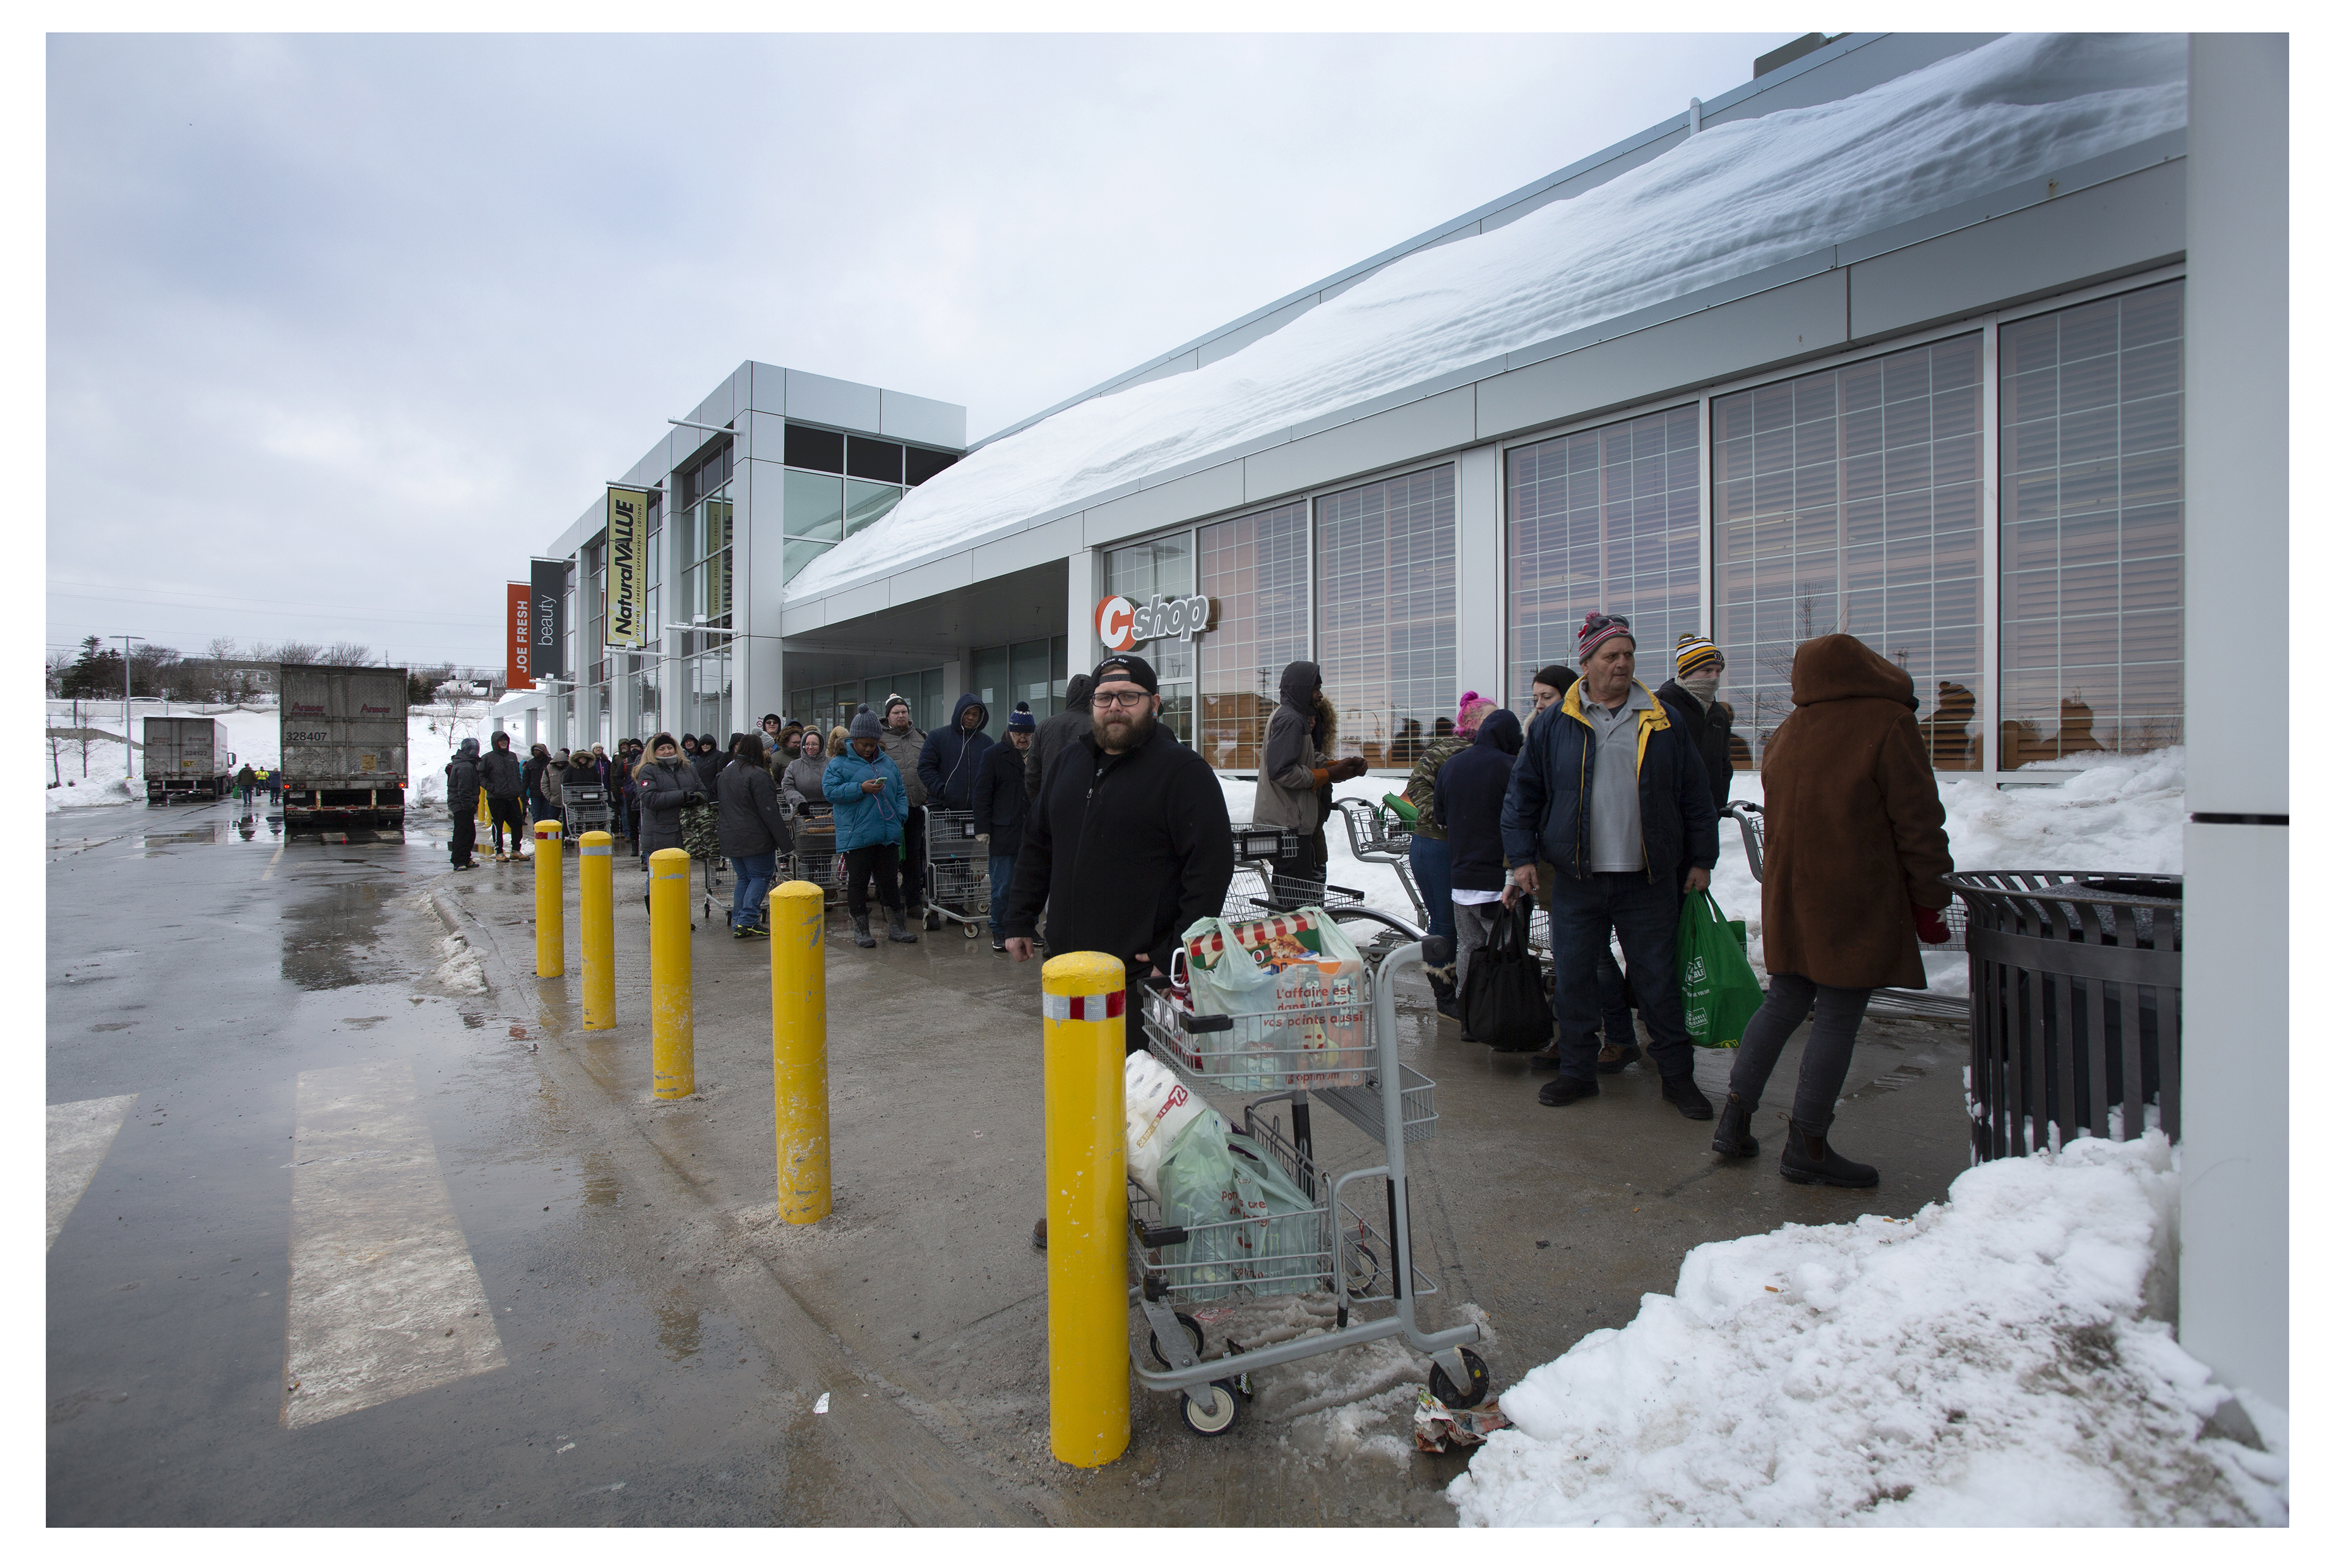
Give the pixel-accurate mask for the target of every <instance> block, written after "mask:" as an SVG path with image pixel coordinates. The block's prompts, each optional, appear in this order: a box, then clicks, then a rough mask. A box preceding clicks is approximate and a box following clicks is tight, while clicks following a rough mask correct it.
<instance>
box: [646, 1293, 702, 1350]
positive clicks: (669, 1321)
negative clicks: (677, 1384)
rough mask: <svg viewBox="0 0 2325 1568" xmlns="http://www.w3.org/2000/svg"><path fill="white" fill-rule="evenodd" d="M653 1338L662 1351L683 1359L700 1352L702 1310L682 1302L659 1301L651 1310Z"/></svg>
mask: <svg viewBox="0 0 2325 1568" xmlns="http://www.w3.org/2000/svg"><path fill="white" fill-rule="evenodd" d="M653 1314H654V1338H655V1340H657V1341H660V1343H661V1345H662V1354H663V1355H665V1356H668V1357H669V1358H670V1359H672V1360H673V1361H685V1360H690V1359H693V1358H694V1357H696V1356H699V1355H700V1354H701V1353H702V1311H701V1309H700V1308H699V1307H692V1306H688V1305H687V1304H684V1303H683V1302H676V1301H670V1302H660V1303H657V1304H655V1306H654V1310H653Z"/></svg>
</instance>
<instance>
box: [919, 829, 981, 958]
mask: <svg viewBox="0 0 2325 1568" xmlns="http://www.w3.org/2000/svg"><path fill="white" fill-rule="evenodd" d="M927 816H928V833H927V845H928V858H927V859H925V860H924V861H922V868H923V870H924V871H925V873H926V876H927V881H928V893H927V895H926V898H927V905H926V907H927V909H928V925H929V929H930V930H931V931H938V930H941V929H942V928H943V926H944V923H945V922H946V921H948V920H949V921H951V922H952V923H954V924H956V925H959V926H960V927H962V928H963V930H964V931H965V932H966V933H967V934H968V935H970V936H975V935H976V934H977V922H978V921H980V920H983V919H986V918H987V903H988V901H989V897H988V895H987V889H986V875H985V874H986V863H985V862H986V846H985V841H984V840H982V839H979V838H978V837H977V813H976V812H940V811H938V810H937V809H936V808H935V807H933V806H931V807H930V808H929V809H928V812H927Z"/></svg>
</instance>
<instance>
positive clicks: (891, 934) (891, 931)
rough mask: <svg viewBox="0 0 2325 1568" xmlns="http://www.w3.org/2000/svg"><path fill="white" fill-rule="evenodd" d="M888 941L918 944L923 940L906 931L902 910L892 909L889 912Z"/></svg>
mask: <svg viewBox="0 0 2325 1568" xmlns="http://www.w3.org/2000/svg"><path fill="white" fill-rule="evenodd" d="M888 940H889V941H890V942H918V941H920V940H921V939H920V938H919V937H917V936H914V935H913V934H912V932H909V931H906V930H905V929H904V915H903V911H902V910H897V909H891V910H890V911H888Z"/></svg>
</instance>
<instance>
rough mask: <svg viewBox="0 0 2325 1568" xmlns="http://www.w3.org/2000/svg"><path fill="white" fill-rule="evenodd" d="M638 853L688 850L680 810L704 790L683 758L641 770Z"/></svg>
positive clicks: (639, 773)
mask: <svg viewBox="0 0 2325 1568" xmlns="http://www.w3.org/2000/svg"><path fill="white" fill-rule="evenodd" d="M637 782H638V853H639V854H641V855H651V854H653V852H654V851H655V850H656V849H685V848H686V842H685V838H686V836H685V833H684V831H683V830H682V827H681V820H680V815H679V808H680V807H681V806H683V805H685V804H686V797H687V796H689V795H690V794H693V793H697V792H699V790H700V789H701V788H702V781H701V780H700V779H699V778H697V777H696V776H695V773H694V770H693V769H692V768H691V767H689V766H688V765H687V764H686V759H685V758H684V757H682V756H681V757H680V758H679V759H678V760H676V761H674V762H667V763H662V762H649V763H646V764H644V765H643V766H641V767H640V768H639V769H638V773H637Z"/></svg>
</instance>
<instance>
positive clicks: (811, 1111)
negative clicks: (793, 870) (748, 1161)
mask: <svg viewBox="0 0 2325 1568" xmlns="http://www.w3.org/2000/svg"><path fill="white" fill-rule="evenodd" d="M767 934H768V936H769V938H770V939H771V940H770V943H769V946H770V949H771V953H770V957H771V960H772V968H773V978H772V981H771V984H772V985H773V990H774V1003H775V1208H776V1211H777V1212H778V1213H780V1214H781V1215H782V1216H783V1222H784V1223H785V1224H787V1225H812V1224H814V1223H815V1222H816V1221H817V1220H820V1219H822V1218H823V1217H824V1216H825V1215H827V1214H829V1213H830V1212H831V1081H830V1074H829V1072H828V1071H827V1069H826V1066H825V1062H824V1054H823V1046H824V1035H823V889H822V888H821V887H819V886H816V885H815V884H814V883H812V882H786V883H784V884H783V886H781V887H778V888H776V889H775V890H774V891H773V893H771V894H769V895H767Z"/></svg>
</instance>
